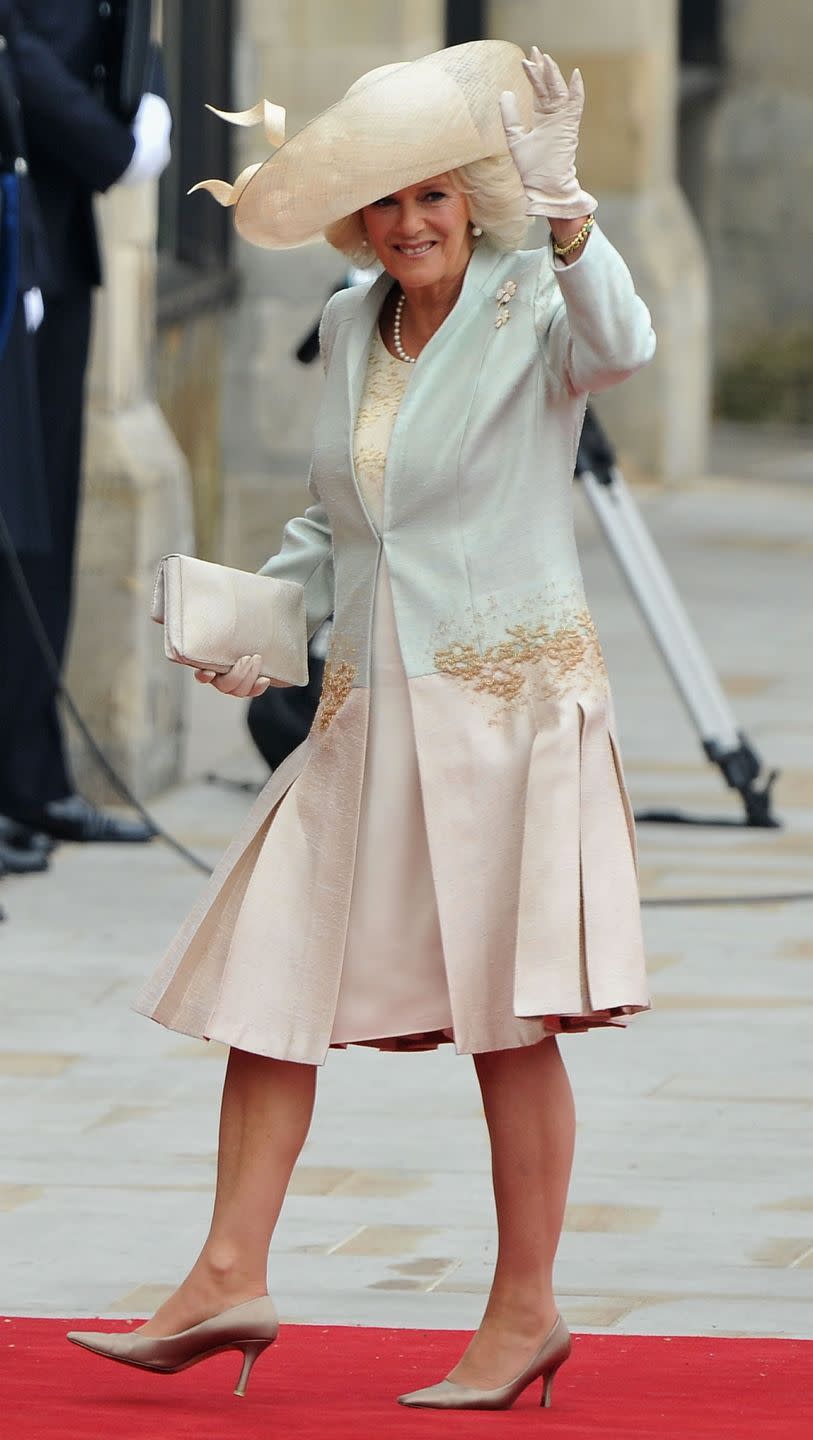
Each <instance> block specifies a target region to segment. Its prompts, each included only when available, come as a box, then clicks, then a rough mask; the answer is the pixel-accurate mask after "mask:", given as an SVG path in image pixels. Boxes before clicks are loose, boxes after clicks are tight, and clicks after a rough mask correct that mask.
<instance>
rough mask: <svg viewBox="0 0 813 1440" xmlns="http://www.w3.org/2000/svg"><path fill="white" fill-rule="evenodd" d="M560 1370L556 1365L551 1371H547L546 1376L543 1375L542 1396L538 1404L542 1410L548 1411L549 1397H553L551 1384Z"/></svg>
mask: <svg viewBox="0 0 813 1440" xmlns="http://www.w3.org/2000/svg"><path fill="white" fill-rule="evenodd" d="M560 1369H561V1366H560V1365H556V1366H555V1367H554V1369H553V1370H549V1371H548V1373H547V1375H543V1377H542V1394H541V1396H540V1400H539V1403H540V1405H541V1406H542V1408H543V1409H544V1410H549V1409H550V1402H551V1396H552V1395H553V1382H554V1380H555V1379H556V1375H557V1372H558V1371H559V1370H560Z"/></svg>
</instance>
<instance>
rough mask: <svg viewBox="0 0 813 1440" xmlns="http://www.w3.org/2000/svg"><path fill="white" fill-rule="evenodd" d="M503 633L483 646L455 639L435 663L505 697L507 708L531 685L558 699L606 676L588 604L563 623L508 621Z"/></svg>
mask: <svg viewBox="0 0 813 1440" xmlns="http://www.w3.org/2000/svg"><path fill="white" fill-rule="evenodd" d="M505 636H506V638H505V639H504V640H499V641H497V642H496V643H495V644H493V645H486V646H483V647H481V648H478V646H477V645H475V644H472V643H471V642H470V641H460V640H458V641H452V642H451V643H450V644H449V645H446V646H444V647H443V648H440V649H438V650H436V651H435V656H434V660H435V668H436V669H437V670H439V671H440V673H441V674H443V675H451V676H453V677H454V678H455V679H457V680H462V681H463V683H464V684H465V685H468V686H470V687H471V689H472V690H474V691H475V692H476V693H477V694H481V695H491V696H493V697H494V699H496V700H500V701H502V702H503V707H504V709H505V708H510V707H511V706H512V704H513V703H514V702H516V701H518V700H520V699H521V698H523V697H524V696H525V695H526V694H528V692H529V691H530V692H532V693H533V694H534V695H535V696H537V697H538V698H539V699H543V700H554V699H556V698H557V697H558V696H560V695H562V694H564V693H565V692H566V691H568V690H574V689H578V688H579V686H580V685H591V686H592V685H593V684H595V682H596V681H597V680H601V681H603V680H604V678H605V673H606V672H605V669H604V659H603V656H602V653H601V646H600V644H599V639H598V635H597V634H596V628H595V625H594V624H593V620H592V617H591V615H590V612H589V611H588V610H585V609H582V610H578V611H576V612H574V613H573V614H571V615H570V616H569V617H568V619H567V621H566V622H565V623H563V624H559V625H550V624H548V623H545V622H541V623H538V624H516V625H508V626H506V628H505Z"/></svg>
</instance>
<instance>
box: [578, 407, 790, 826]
mask: <svg viewBox="0 0 813 1440" xmlns="http://www.w3.org/2000/svg"><path fill="white" fill-rule="evenodd" d="M576 473H577V478H579V479H580V480H581V481H582V482H583V484H584V489H585V494H586V496H587V499H588V500H589V502H590V505H591V506H592V509H593V511H594V513H595V515H596V518H597V520H598V522H599V525H600V526H601V529H602V532H603V534H604V538H605V539H606V541H607V543H608V545H609V546H610V549H611V550H612V552H613V555H614V556H615V558H616V560H617V561H618V564H619V566H620V567H621V570H622V572H623V574H624V578H625V579H626V581H627V583H628V585H629V587H630V590H631V591H632V594H633V597H634V599H635V602H636V604H637V606H638V609H639V610H640V612H641V615H642V616H643V618H644V620H645V622H646V624H647V626H648V628H649V630H650V632H651V634H652V636H653V639H654V640H655V643H656V645H657V646H658V649H659V650H660V652H661V655H662V656H663V659H664V662H665V664H666V666H667V668H668V670H669V673H670V675H671V677H672V680H673V681H674V684H675V687H676V689H677V691H678V694H679V695H680V697H681V699H682V701H683V703H684V705H685V707H686V709H687V711H688V713H689V716H690V718H691V720H692V722H693V723H694V725H695V727H696V729H697V732H698V734H699V736H700V739H701V742H702V745H703V749H704V750H705V752H706V755H707V756H708V758H709V759H710V760H712V761H713V762H714V763H715V764H716V765H718V766H719V768H720V770H721V771H722V774H723V775H724V777H725V780H726V782H727V784H728V785H730V786H731V787H732V789H735V790H737V791H739V793H740V795H741V796H742V801H743V805H744V807H745V820H744V821H736V820H730V819H716V818H710V819H702V818H698V817H692V816H688V815H685V814H684V813H683V812H681V811H663V810H661V811H651V810H650V811H645V812H644V813H643V814H640V815H637V816H636V819H637V820H643V821H647V820H649V821H664V822H670V823H682V824H696V825H732V824H746V825H752V826H762V827H776V826H778V825H779V824H780V822H779V821H778V820H777V819H776V818H775V817H774V816H773V815H772V813H771V789H772V786H773V783H774V781H775V779H776V776H777V772H776V771H772V772H771V774H770V775H768V776H767V778H766V779H765V782H764V784H763V785H762V788H760V789H758V788H756V782H757V780H758V779H759V776H760V772H761V761H760V759H759V756H758V755H757V753H756V751H755V750H754V748H753V746H752V745H751V744H750V742H749V741H748V739H747V737H746V736H745V735H744V734H743V733H742V731H740V730H738V728H737V725H736V722H735V719H734V715H733V713H732V711H731V708H730V706H729V704H728V701H727V699H726V697H725V695H724V693H723V691H722V689H721V687H720V684H719V681H718V680H717V677H716V675H715V673H714V671H713V669H712V667H711V664H710V663H709V660H708V658H707V656H706V654H705V652H704V650H703V647H702V645H701V643H700V639H699V636H698V635H697V632H696V630H695V629H694V627H693V625H692V623H691V621H690V619H689V617H688V615H687V614H686V611H685V609H684V607H683V603H682V601H681V599H680V596H679V595H678V593H677V590H676V589H675V586H674V584H673V583H672V580H671V578H670V576H669V573H668V571H667V570H666V567H665V565H664V563H663V560H662V559H661V556H660V553H659V551H658V549H657V547H656V545H655V542H654V541H653V539H652V536H651V535H650V533H649V531H648V530H647V528H646V525H645V524H644V521H643V519H642V517H641V513H640V511H639V509H638V507H637V505H636V503H635V501H634V499H633V497H632V495H631V493H630V491H629V489H628V487H627V485H626V482H625V480H624V477H623V476H622V474H621V472H620V470H619V469H618V467H617V466H616V465H615V463H614V456H613V454H612V450H611V449H610V447H609V443H608V441H607V439H606V436H605V435H604V434H603V432H602V431H601V430H600V429H599V427H598V422H597V421H596V420H595V417H594V416H592V415H588V420H587V422H586V426H585V433H584V436H583V441H582V445H581V447H580V451H579V462H578V464H577V472H576Z"/></svg>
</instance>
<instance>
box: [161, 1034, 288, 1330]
mask: <svg viewBox="0 0 813 1440" xmlns="http://www.w3.org/2000/svg"><path fill="white" fill-rule="evenodd" d="M315 1096H316V1067H315V1066H313V1065H300V1064H296V1063H294V1062H293V1061H288V1060H270V1059H267V1058H266V1057H264V1056H262V1055H250V1054H248V1053H247V1052H246V1051H244V1050H232V1051H231V1053H230V1055H229V1062H228V1066H227V1069H226V1079H225V1083H224V1086H223V1100H222V1104H221V1110H220V1142H219V1150H218V1161H217V1189H216V1192H215V1203H214V1211H213V1214H212V1223H211V1227H210V1230H209V1234H208V1237H207V1239H206V1242H205V1244H204V1246H203V1249H202V1251H201V1253H200V1255H199V1256H198V1259H197V1260H196V1261H195V1264H194V1265H193V1267H192V1269H191V1271H190V1272H189V1274H188V1275H187V1277H186V1279H185V1280H184V1281H183V1283H182V1284H181V1285H180V1286H179V1287H178V1289H177V1290H176V1291H175V1293H174V1294H173V1295H171V1296H170V1298H169V1299H168V1300H167V1301H165V1303H164V1304H163V1305H162V1306H161V1308H160V1309H159V1310H158V1311H156V1313H155V1315H154V1316H153V1317H152V1319H151V1320H149V1321H148V1322H147V1324H146V1325H145V1326H142V1328H141V1331H140V1333H141V1334H146V1335H172V1334H176V1333H177V1332H178V1331H179V1330H185V1329H186V1328H187V1327H188V1326H190V1325H196V1324H198V1322H199V1321H201V1320H206V1319H208V1318H209V1316H211V1315H216V1314H217V1313H218V1312H219V1311H221V1310H225V1309H228V1307H229V1306H231V1305H239V1304H241V1303H242V1302H243V1301H244V1300H253V1299H254V1298H255V1296H258V1295H264V1294H265V1293H266V1289H267V1284H268V1281H267V1268H268V1248H269V1246H270V1244H271V1237H272V1235H273V1233H274V1226H275V1225H276V1223H277V1219H278V1216H279V1212H280V1210H281V1209H282V1202H283V1200H284V1199H285V1192H286V1190H287V1188H288V1182H289V1181H290V1178H291V1172H292V1170H293V1168H294V1165H295V1164H296V1161H297V1158H298V1156H299V1153H300V1151H301V1149H302V1146H303V1145H304V1143H305V1138H306V1136H307V1133H308V1128H309V1126H310V1122H311V1116H312V1114H313V1105H314V1100H315Z"/></svg>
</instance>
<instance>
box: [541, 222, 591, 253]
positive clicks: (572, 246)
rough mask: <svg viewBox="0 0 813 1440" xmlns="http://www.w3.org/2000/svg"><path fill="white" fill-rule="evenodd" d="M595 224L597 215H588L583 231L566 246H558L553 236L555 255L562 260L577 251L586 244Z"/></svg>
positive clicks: (552, 242)
mask: <svg viewBox="0 0 813 1440" xmlns="http://www.w3.org/2000/svg"><path fill="white" fill-rule="evenodd" d="M595 223H596V217H595V215H588V217H587V219H586V220H585V222H584V224H583V225H582V228H581V230H579V232H578V234H576V235H574V236H573V239H572V240H568V242H567V244H566V245H558V244H557V243H556V239H555V237H554V236H553V235H551V237H550V239H551V244H552V246H553V253H554V255H558V256H559V258H560V259H564V257H565V256H566V255H569V254H570V253H571V251H572V250H577V249H578V247H579V246H580V245H583V244H584V242H585V240H586V239H587V237H588V235H589V234H590V231H591V230H592V228H593V226H594V225H595Z"/></svg>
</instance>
